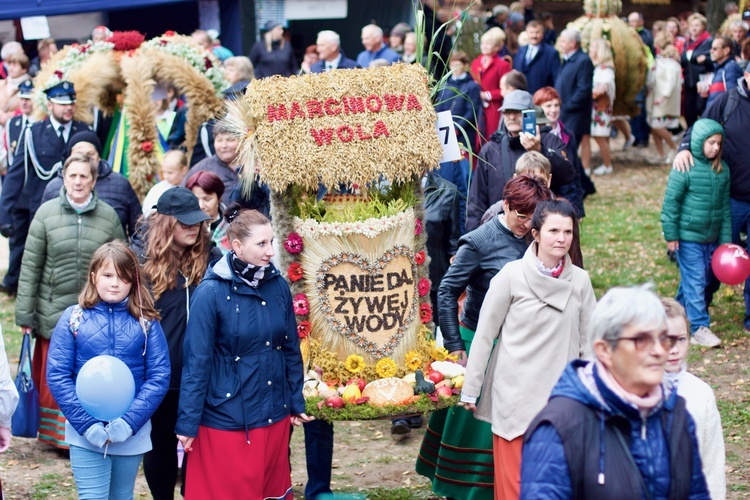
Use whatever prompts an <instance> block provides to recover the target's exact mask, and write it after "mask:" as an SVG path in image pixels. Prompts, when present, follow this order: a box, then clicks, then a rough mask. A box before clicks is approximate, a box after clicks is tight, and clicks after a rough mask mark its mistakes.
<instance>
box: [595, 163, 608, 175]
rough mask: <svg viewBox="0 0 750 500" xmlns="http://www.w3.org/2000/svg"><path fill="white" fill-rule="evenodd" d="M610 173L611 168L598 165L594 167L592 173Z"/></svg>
mask: <svg viewBox="0 0 750 500" xmlns="http://www.w3.org/2000/svg"><path fill="white" fill-rule="evenodd" d="M611 173H612V166H611V165H610V166H609V167H608V166H607V165H599V166H598V167H596V168H595V169H594V171H593V174H594V175H607V174H611Z"/></svg>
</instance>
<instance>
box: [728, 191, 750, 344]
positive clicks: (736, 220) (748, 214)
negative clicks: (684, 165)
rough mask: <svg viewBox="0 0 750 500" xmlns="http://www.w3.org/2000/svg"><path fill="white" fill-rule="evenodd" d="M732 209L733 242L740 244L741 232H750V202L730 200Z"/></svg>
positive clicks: (749, 297)
mask: <svg viewBox="0 0 750 500" xmlns="http://www.w3.org/2000/svg"><path fill="white" fill-rule="evenodd" d="M729 204H730V208H731V211H732V243H735V244H737V245H740V233H745V234H750V203H749V202H747V201H742V200H736V199H734V198H731V199H730V200H729ZM744 296H745V320H744V324H745V328H748V329H750V277H749V278H748V279H746V280H745V292H744Z"/></svg>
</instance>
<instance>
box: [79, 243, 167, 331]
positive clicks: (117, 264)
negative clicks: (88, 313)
mask: <svg viewBox="0 0 750 500" xmlns="http://www.w3.org/2000/svg"><path fill="white" fill-rule="evenodd" d="M107 262H111V263H112V265H113V266H114V268H115V272H117V276H118V277H119V278H120V279H121V280H122V281H124V282H125V283H129V284H130V285H131V286H130V293H129V294H128V312H129V313H130V315H131V316H133V317H134V318H135V319H137V320H140V319H141V318H144V319H146V320H149V321H155V320H158V319H159V313H158V312H157V311H156V309H155V308H154V299H153V298H152V297H151V293H150V292H149V291H148V288H146V285H145V284H144V283H143V280H142V279H141V270H140V267H139V266H138V257H136V255H135V253H134V252H133V251H132V250H131V249H130V248H128V246H127V245H126V244H125V243H123V242H122V241H119V240H115V241H110V242H109V243H105V244H104V245H102V246H100V247H99V248H98V249H97V250H96V252H94V255H92V256H91V263H90V264H89V273H88V278H87V279H86V285H84V287H83V290H82V291H81V294H80V295H79V296H78V304H79V305H80V306H81V307H82V308H84V309H90V308H92V307H94V306H95V305H96V304H98V303H99V302H101V298H99V293H98V292H97V291H96V283H95V282H94V280H95V278H96V275H97V273H98V272H99V270H100V269H101V268H102V267H104V266H106V265H107Z"/></svg>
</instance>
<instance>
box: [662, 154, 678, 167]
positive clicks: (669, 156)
mask: <svg viewBox="0 0 750 500" xmlns="http://www.w3.org/2000/svg"><path fill="white" fill-rule="evenodd" d="M675 154H676V152H675V151H670V152H669V153H667V156H665V157H664V163H666V164H667V165H671V164H672V162H673V161H674V157H675Z"/></svg>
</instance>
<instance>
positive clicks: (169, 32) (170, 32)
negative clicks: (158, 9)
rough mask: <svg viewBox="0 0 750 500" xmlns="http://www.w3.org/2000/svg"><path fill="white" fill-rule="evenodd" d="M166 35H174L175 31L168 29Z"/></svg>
mask: <svg viewBox="0 0 750 500" xmlns="http://www.w3.org/2000/svg"><path fill="white" fill-rule="evenodd" d="M164 36H174V31H172V30H167V31H165V32H164Z"/></svg>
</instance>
